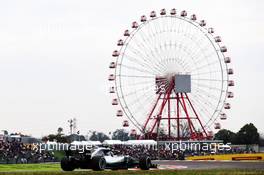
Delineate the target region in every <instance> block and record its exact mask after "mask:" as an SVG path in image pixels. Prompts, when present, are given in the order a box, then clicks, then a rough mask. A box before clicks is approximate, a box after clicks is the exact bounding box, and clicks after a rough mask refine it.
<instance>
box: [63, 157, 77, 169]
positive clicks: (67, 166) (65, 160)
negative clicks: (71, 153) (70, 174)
mask: <svg viewBox="0 0 264 175" xmlns="http://www.w3.org/2000/svg"><path fill="white" fill-rule="evenodd" d="M61 169H62V170H63V171H73V170H74V169H75V166H74V162H73V161H71V160H70V159H68V158H67V157H64V158H62V160H61Z"/></svg>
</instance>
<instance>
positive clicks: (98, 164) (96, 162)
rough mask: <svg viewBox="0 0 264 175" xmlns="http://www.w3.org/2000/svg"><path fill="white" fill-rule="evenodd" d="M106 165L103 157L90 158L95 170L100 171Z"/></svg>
mask: <svg viewBox="0 0 264 175" xmlns="http://www.w3.org/2000/svg"><path fill="white" fill-rule="evenodd" d="M105 167H106V161H105V158H104V157H93V158H92V169H93V170H95V171H102V170H104V169H105Z"/></svg>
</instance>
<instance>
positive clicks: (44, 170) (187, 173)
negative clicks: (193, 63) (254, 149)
mask: <svg viewBox="0 0 264 175" xmlns="http://www.w3.org/2000/svg"><path fill="white" fill-rule="evenodd" d="M71 174H72V175H115V174H116V175H133V174H139V175H263V174H264V171H263V170H262V171H261V170H236V169H221V170H220V169H216V170H150V171H130V170H129V171H125V170H120V171H109V170H106V171H101V172H95V171H87V170H84V171H83V170H77V171H73V172H63V171H61V169H60V165H59V164H13V165H0V175H71Z"/></svg>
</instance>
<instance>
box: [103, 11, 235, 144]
mask: <svg viewBox="0 0 264 175" xmlns="http://www.w3.org/2000/svg"><path fill="white" fill-rule="evenodd" d="M230 63H231V58H230V57H228V56H227V48H226V46H224V45H223V44H222V39H221V37H220V36H218V35H216V34H215V31H214V29H213V28H212V27H207V25H206V21H205V20H197V17H196V15H195V14H192V15H189V16H188V15H187V12H186V11H185V10H183V11H181V12H178V11H176V9H174V8H173V9H171V10H170V11H169V12H167V11H166V9H161V10H160V13H157V12H155V11H151V12H150V15H149V16H145V15H143V16H141V17H140V21H139V22H137V21H134V22H132V24H131V29H128V30H125V31H124V34H123V36H122V37H121V38H120V39H119V40H118V41H117V49H116V50H114V51H113V53H112V61H111V63H110V65H109V68H110V69H111V73H110V75H109V77H108V80H109V81H110V83H111V86H110V90H109V92H110V93H111V94H113V99H112V105H113V106H115V107H116V110H117V113H116V116H117V117H120V118H121V119H122V120H123V126H124V127H131V126H132V128H133V129H132V130H131V132H132V133H133V134H136V133H137V134H138V135H140V136H141V138H151V139H156V138H157V137H158V136H159V137H162V138H164V139H174V140H184V139H193V140H195V139H210V138H211V137H212V135H213V131H215V130H217V129H220V128H221V123H220V122H221V121H223V120H226V119H227V115H226V112H225V111H226V110H228V109H230V108H231V105H230V103H229V102H228V99H229V98H233V97H234V94H233V92H231V91H230V90H229V89H230V87H231V86H234V81H233V80H232V78H230V77H231V75H233V73H234V71H233V69H232V68H230Z"/></svg>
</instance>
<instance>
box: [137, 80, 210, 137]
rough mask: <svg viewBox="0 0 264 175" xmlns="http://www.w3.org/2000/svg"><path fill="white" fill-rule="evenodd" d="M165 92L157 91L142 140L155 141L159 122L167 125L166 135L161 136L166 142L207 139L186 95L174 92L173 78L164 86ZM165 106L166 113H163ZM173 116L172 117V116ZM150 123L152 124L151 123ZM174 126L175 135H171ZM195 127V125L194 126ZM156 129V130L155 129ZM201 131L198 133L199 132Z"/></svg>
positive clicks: (193, 107) (144, 127)
mask: <svg viewBox="0 0 264 175" xmlns="http://www.w3.org/2000/svg"><path fill="white" fill-rule="evenodd" d="M165 87H166V89H165V91H160V90H158V91H157V92H158V93H157V100H156V101H155V103H154V105H153V107H152V108H151V110H150V113H149V115H148V117H147V119H146V122H145V123H144V126H143V131H144V136H143V137H142V138H148V139H157V137H158V135H159V134H158V133H157V132H159V127H161V125H160V124H161V122H163V121H164V120H168V121H167V122H165V123H166V124H167V126H166V127H167V129H168V130H167V131H168V132H167V135H166V136H164V135H163V136H162V137H163V138H159V139H166V140H189V139H192V140H201V139H206V138H208V133H207V131H206V129H205V128H204V126H203V124H202V121H201V120H200V117H199V115H198V113H197V112H196V110H195V106H194V105H193V104H192V102H191V100H190V98H189V97H188V94H187V93H185V92H176V90H175V82H174V78H171V79H170V80H169V83H168V84H166V85H165ZM172 104H173V105H176V106H175V108H176V113H174V114H173V113H172V110H171V109H172V107H173V106H172ZM166 105H168V106H167V109H168V111H167V112H166V113H165V112H163V111H164V110H165V109H166V108H165V107H166ZM172 114H173V115H172ZM173 120H175V122H173ZM151 121H152V122H151ZM173 123H175V124H176V129H177V131H176V133H175V134H174V135H173V130H172V125H173ZM194 123H195V124H196V125H195V124H194ZM184 124H187V125H188V128H185V129H187V130H188V132H187V133H188V135H187V136H186V135H184V133H186V132H184V131H183V129H184V127H183V125H184ZM155 128H156V129H155ZM200 129H201V130H202V132H200V131H199V130H200Z"/></svg>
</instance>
